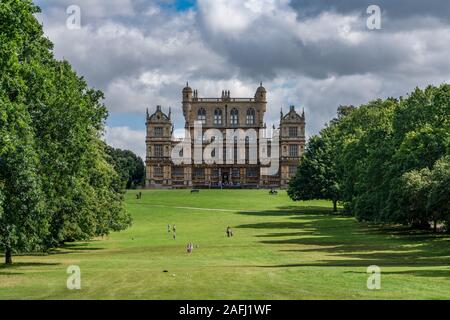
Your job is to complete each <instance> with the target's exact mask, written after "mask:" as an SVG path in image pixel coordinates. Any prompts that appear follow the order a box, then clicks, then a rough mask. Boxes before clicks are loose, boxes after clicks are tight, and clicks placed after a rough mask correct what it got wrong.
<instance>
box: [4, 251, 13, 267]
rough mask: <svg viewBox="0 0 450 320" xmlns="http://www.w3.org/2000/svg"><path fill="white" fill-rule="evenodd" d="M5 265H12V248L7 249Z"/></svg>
mask: <svg viewBox="0 0 450 320" xmlns="http://www.w3.org/2000/svg"><path fill="white" fill-rule="evenodd" d="M5 263H6V264H8V265H11V264H12V251H11V248H6V249H5Z"/></svg>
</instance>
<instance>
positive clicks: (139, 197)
mask: <svg viewBox="0 0 450 320" xmlns="http://www.w3.org/2000/svg"><path fill="white" fill-rule="evenodd" d="M136 199H137V200H140V199H142V192H139V193H137V194H136Z"/></svg>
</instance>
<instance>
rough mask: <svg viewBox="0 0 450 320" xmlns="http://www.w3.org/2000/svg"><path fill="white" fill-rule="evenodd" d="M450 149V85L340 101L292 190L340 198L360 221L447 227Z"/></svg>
mask: <svg viewBox="0 0 450 320" xmlns="http://www.w3.org/2000/svg"><path fill="white" fill-rule="evenodd" d="M324 155H331V156H326V157H325V156H324ZM449 155H450V85H447V84H444V85H441V86H440V87H434V86H429V87H427V88H426V89H424V90H421V89H419V88H417V89H415V90H414V91H413V92H412V93H411V94H410V95H408V96H407V97H406V98H400V99H393V98H389V99H386V100H381V99H379V100H375V101H372V102H370V103H368V104H365V105H362V106H359V107H357V108H354V107H345V108H342V107H341V108H340V109H339V110H338V118H337V119H334V120H333V121H331V123H330V124H329V125H328V126H327V127H326V128H325V129H324V130H322V131H321V133H320V134H319V135H318V136H316V137H313V138H311V139H310V141H309V145H308V148H307V150H306V152H305V154H304V156H303V158H302V161H301V163H300V165H299V168H298V172H297V175H296V177H295V178H294V179H293V180H292V181H291V184H290V188H289V194H290V195H291V197H292V198H293V199H294V200H307V199H311V198H317V199H330V200H332V199H333V197H334V196H336V197H337V198H338V199H339V200H340V201H341V202H342V203H343V204H344V206H345V208H346V209H347V210H348V211H349V212H351V213H353V214H354V215H355V216H356V217H357V218H358V219H360V220H367V221H377V222H395V223H402V224H407V225H412V226H416V227H424V226H425V227H429V225H430V222H436V221H441V222H444V223H446V225H447V228H448V227H450V212H449V203H450V187H449V184H448V180H449V177H450V176H449V172H448V167H449V166H450V161H449V159H450V158H449ZM317 159H320V161H318V160H317ZM324 173H327V174H324ZM330 177H331V180H332V181H333V183H330V182H329V181H330ZM327 185H328V186H330V185H331V186H336V188H334V189H331V190H335V191H336V192H335V193H332V194H330V192H329V191H330V189H329V188H324V187H323V186H327ZM303 189H308V190H303Z"/></svg>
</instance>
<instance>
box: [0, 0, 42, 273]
mask: <svg viewBox="0 0 450 320" xmlns="http://www.w3.org/2000/svg"><path fill="white" fill-rule="evenodd" d="M36 11H37V8H36V7H34V6H32V5H31V4H30V2H28V1H2V2H1V3H0V250H3V251H4V252H5V263H6V264H11V263H12V254H13V253H14V252H18V251H29V250H40V249H41V248H42V247H43V241H42V239H43V238H45V236H46V234H47V226H48V215H47V213H46V212H45V210H44V201H43V200H44V199H43V196H42V192H41V190H42V188H41V179H40V176H39V173H38V167H39V161H38V157H37V153H36V149H35V147H36V145H35V139H34V135H33V130H32V127H31V122H32V121H31V117H30V116H29V114H28V113H27V109H26V105H25V98H24V92H25V90H26V84H25V83H24V81H23V79H22V78H21V76H20V70H21V66H22V59H23V57H24V55H25V51H26V50H25V48H26V47H27V43H32V42H33V41H32V37H33V34H34V33H35V31H36V25H34V24H33V21H35V19H34V17H33V16H32V14H33V13H34V12H36Z"/></svg>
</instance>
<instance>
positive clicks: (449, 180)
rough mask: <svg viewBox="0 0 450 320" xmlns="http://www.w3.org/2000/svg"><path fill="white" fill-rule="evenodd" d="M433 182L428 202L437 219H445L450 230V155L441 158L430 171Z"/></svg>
mask: <svg viewBox="0 0 450 320" xmlns="http://www.w3.org/2000/svg"><path fill="white" fill-rule="evenodd" d="M430 177H431V183H430V189H429V194H428V201H427V204H426V208H427V211H428V212H430V213H431V216H432V219H433V220H434V221H435V225H434V226H435V231H436V221H438V220H440V221H444V222H445V224H446V227H447V231H449V230H450V155H449V156H445V157H442V158H441V159H439V160H438V161H437V162H436V164H435V165H434V167H433V170H432V171H431V173H430Z"/></svg>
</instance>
